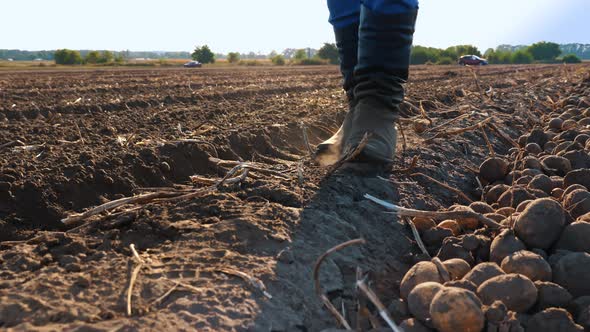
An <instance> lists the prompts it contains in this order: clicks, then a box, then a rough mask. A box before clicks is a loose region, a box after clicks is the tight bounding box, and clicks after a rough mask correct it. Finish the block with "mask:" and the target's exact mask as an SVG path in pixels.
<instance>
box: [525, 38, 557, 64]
mask: <svg viewBox="0 0 590 332" xmlns="http://www.w3.org/2000/svg"><path fill="white" fill-rule="evenodd" d="M527 51H528V52H529V53H530V54H531V55H532V56H533V58H534V59H535V60H538V61H555V58H557V57H558V56H559V55H560V54H561V49H560V48H559V44H556V43H550V42H539V43H535V44H533V45H531V46H529V47H528V48H527Z"/></svg>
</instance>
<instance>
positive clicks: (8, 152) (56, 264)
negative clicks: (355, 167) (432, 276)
mask: <svg viewBox="0 0 590 332" xmlns="http://www.w3.org/2000/svg"><path fill="white" fill-rule="evenodd" d="M588 70H589V66H588V65H587V64H584V65H578V66H568V67H567V68H566V67H563V66H550V65H544V66H492V67H489V68H482V69H480V70H479V71H478V82H479V85H480V86H481V88H482V90H487V95H484V91H481V92H480V91H479V90H478V87H477V86H476V84H475V80H474V78H473V75H472V73H471V72H470V71H469V70H468V69H465V68H459V67H451V66H449V67H427V66H422V67H415V68H412V76H411V78H410V83H409V84H408V99H407V100H408V102H409V103H410V104H413V105H414V106H416V107H419V105H420V101H422V105H423V107H424V109H425V111H426V112H427V114H428V116H429V117H430V118H431V119H432V121H433V124H434V126H437V125H441V124H443V123H444V122H446V121H448V120H450V119H452V118H455V117H457V116H459V115H461V114H466V113H470V112H472V111H477V112H478V113H477V114H475V115H473V116H472V117H470V118H467V119H463V120H461V121H458V122H454V123H452V124H450V125H446V126H445V127H444V128H445V130H446V129H458V128H464V127H468V126H470V125H473V124H475V123H477V122H478V121H481V120H483V119H485V118H486V117H488V116H491V117H492V123H494V124H495V125H496V126H497V127H498V128H500V129H501V130H502V131H503V132H504V133H505V134H507V135H508V136H510V137H511V138H512V139H514V140H516V139H517V138H518V136H519V135H520V134H522V133H524V132H528V131H530V129H531V128H532V126H533V125H535V124H536V122H535V121H538V118H537V117H538V114H537V106H538V105H544V104H545V103H547V97H550V98H551V99H552V100H558V99H559V98H560V96H563V95H566V94H567V92H568V91H569V89H571V88H573V87H574V85H575V84H578V83H579V80H578V77H583V76H584V75H587V72H588ZM339 81H340V78H339V74H338V71H337V68H336V67H310V68H305V67H302V68H290V67H289V68H261V69H260V68H255V69H241V68H240V69H235V68H229V69H203V70H177V69H166V70H164V69H161V70H153V69H150V70H103V71H68V72H65V71H55V72H48V71H43V72H2V73H0V146H1V148H0V241H4V242H2V244H1V245H0V328H11V329H14V330H44V331H45V330H60V329H65V330H80V331H82V330H84V331H102V330H104V331H106V330H109V331H110V330H115V331H122V330H125V331H130V330H139V329H152V330H194V329H196V330H199V331H209V330H210V331H214V330H215V331H217V330H237V331H244V330H252V331H319V330H322V329H324V328H328V327H333V326H335V325H336V323H335V321H334V320H333V318H332V317H331V316H330V315H329V313H328V312H327V311H326V310H325V309H324V308H323V307H322V305H321V302H320V301H319V299H318V298H317V297H316V295H315V292H314V288H313V280H312V269H313V265H314V262H315V260H316V259H317V258H318V256H320V255H321V254H322V253H323V252H324V251H325V250H327V249H329V248H331V247H333V246H335V245H337V244H339V243H342V242H345V241H348V240H351V239H354V238H359V237H362V238H364V239H366V240H367V244H366V245H363V246H357V247H351V248H347V249H344V250H343V251H341V252H339V253H336V254H334V255H332V256H330V258H329V259H328V260H327V262H325V263H324V265H323V266H322V277H321V280H322V286H323V288H324V290H325V291H326V292H327V294H328V296H329V298H330V299H331V300H332V302H333V303H334V304H335V306H336V307H337V308H339V309H340V308H342V307H344V310H345V311H347V316H352V315H354V314H353V313H354V301H353V300H354V299H355V292H354V287H353V285H354V281H355V273H356V268H357V266H358V267H361V268H362V269H363V271H365V272H368V274H369V279H370V281H371V282H372V284H371V286H372V287H373V289H375V290H376V292H377V293H378V294H379V296H380V297H381V299H382V300H383V301H384V302H386V303H385V304H386V305H388V301H390V300H391V299H394V298H396V297H398V296H399V293H398V289H399V282H400V280H401V278H402V277H403V275H404V273H405V272H406V271H407V269H408V267H409V266H410V265H411V264H413V263H415V262H416V261H418V260H420V259H422V257H421V256H420V255H418V252H419V250H418V248H417V246H416V245H415V243H414V242H413V238H412V235H411V232H410V231H409V230H408V229H407V227H406V226H405V225H404V224H402V223H400V222H398V220H396V218H395V216H393V215H391V214H386V213H384V212H383V209H382V208H380V207H378V206H376V205H374V204H372V203H370V202H368V201H367V200H365V199H364V198H363V195H364V194H365V193H370V194H372V195H374V196H377V197H380V198H382V199H385V200H388V201H391V202H396V203H397V204H399V205H401V206H405V207H411V208H416V209H424V210H437V209H442V208H446V207H449V206H451V205H453V204H456V203H460V204H467V203H469V202H467V201H466V199H465V198H464V197H462V196H458V195H457V194H456V193H454V192H452V191H449V190H448V189H446V188H444V187H441V186H439V185H437V184H435V183H433V182H431V181H429V180H427V179H426V178H425V177H422V176H420V177H411V176H409V173H403V172H399V171H395V170H400V169H403V168H405V167H408V166H409V164H410V161H411V160H412V158H413V157H415V156H418V157H419V161H418V163H417V166H416V167H415V168H414V169H413V170H412V172H420V173H423V174H425V175H428V176H430V177H432V178H435V179H436V180H438V181H441V182H444V183H446V184H448V185H450V186H452V187H454V188H457V189H459V190H461V191H462V192H463V193H464V194H465V195H466V196H467V198H470V199H472V200H479V198H480V196H481V192H480V191H479V189H478V184H477V182H476V180H475V174H476V173H477V171H478V166H479V165H480V164H481V162H482V161H483V160H485V159H486V158H487V157H488V156H489V150H488V147H487V145H486V142H485V140H484V138H483V136H482V134H481V132H480V131H469V132H466V133H463V134H460V135H456V136H452V137H449V138H442V139H435V140H432V141H429V142H425V141H424V140H425V138H429V137H431V136H432V135H433V134H430V133H422V134H420V135H418V134H416V133H415V132H414V131H413V130H412V126H411V125H405V126H404V128H405V130H404V132H405V135H406V139H407V143H406V145H407V148H406V149H405V150H404V151H402V148H401V146H400V147H399V150H400V154H399V158H398V161H397V164H396V165H395V166H394V169H393V170H391V171H389V172H386V173H387V174H383V176H385V177H389V178H390V179H391V180H392V181H393V183H391V182H386V181H384V180H382V179H379V178H377V177H376V175H375V174H372V173H358V172H354V171H337V172H335V173H334V174H331V175H330V176H327V177H326V172H327V171H328V170H327V169H324V168H320V167H317V166H315V165H314V164H313V163H312V162H311V161H310V158H309V156H308V152H307V148H306V145H305V142H304V139H303V134H302V129H301V127H302V125H304V126H305V127H306V128H307V133H308V134H309V141H310V143H311V144H312V145H315V144H318V143H319V142H321V141H322V140H323V139H325V138H327V137H329V136H330V134H331V132H332V131H334V130H335V129H336V128H337V127H338V126H339V124H340V122H341V121H342V119H343V117H344V114H345V110H346V109H345V107H346V105H345V100H344V94H343V93H342V92H341V91H340V88H339ZM583 84H588V83H587V82H586V83H583ZM490 97H491V98H490ZM543 107H546V106H543ZM402 113H403V114H404V115H405V116H406V117H412V116H414V117H417V118H419V117H420V112H419V111H418V110H417V108H415V107H412V106H410V105H409V104H406V105H404V106H403V107H402ZM487 135H488V137H489V139H490V142H491V145H492V146H493V149H494V150H495V153H496V154H499V155H506V154H507V153H508V149H509V148H510V147H511V146H510V145H508V143H507V142H506V141H505V140H503V139H501V138H500V137H498V136H496V134H495V133H494V132H492V131H489V130H488V131H487ZM400 141H401V140H400ZM7 143H12V144H7ZM209 157H218V158H220V159H224V160H232V161H236V160H243V161H255V162H257V163H260V164H263V165H264V167H265V168H267V169H271V170H274V171H277V172H280V173H283V175H284V176H283V177H278V176H276V175H269V174H266V173H260V172H255V171H253V172H251V176H249V177H248V178H246V180H245V181H243V182H242V183H240V184H233V185H225V186H222V187H220V188H219V189H216V190H210V191H208V192H206V193H203V194H201V195H198V196H197V197H195V198H192V199H190V200H181V201H177V202H164V201H155V202H150V203H147V204H144V205H141V206H129V205H128V206H124V207H122V208H119V209H116V210H112V211H110V214H102V215H99V216H94V217H92V218H90V219H88V220H86V221H85V222H84V223H79V224H77V225H74V226H78V225H81V227H77V228H75V229H73V230H71V229H70V230H69V229H68V227H65V226H64V225H63V224H62V223H61V221H60V220H61V219H62V218H64V217H66V216H68V215H71V214H72V213H75V212H83V211H84V210H85V209H87V208H90V207H94V206H97V205H100V204H103V203H105V202H108V201H111V200H115V199H119V198H123V197H129V196H133V195H134V194H137V193H138V192H139V191H140V190H141V189H142V188H154V187H158V188H163V187H173V186H176V187H177V188H178V185H190V184H191V181H190V179H189V176H192V175H200V176H201V177H206V178H211V179H219V178H221V177H223V176H224V175H225V174H226V173H227V171H228V169H229V168H226V167H219V166H216V165H214V164H213V163H211V162H210V161H209ZM299 165H302V166H299ZM300 169H302V170H303V172H302V174H303V178H302V179H300V177H299V170H300ZM153 190H155V189H153ZM70 228H71V227H70ZM130 244H135V246H136V247H137V249H138V251H139V254H140V255H141V257H142V258H143V259H144V260H145V266H144V267H143V268H142V269H141V270H140V273H139V276H138V279H137V282H136V284H135V286H134V292H133V296H132V315H131V316H130V317H128V316H127V315H126V305H127V304H126V301H127V289H128V287H129V280H130V276H131V274H132V270H133V267H134V265H135V262H134V260H133V258H132V253H131V250H130ZM222 269H232V270H236V271H241V272H244V273H247V274H248V275H251V276H253V277H255V278H258V279H260V280H262V281H263V282H264V284H265V285H266V288H267V291H268V293H270V294H271V295H272V299H268V298H266V297H265V296H264V295H263V294H262V293H261V292H260V291H259V290H257V289H256V288H254V287H252V286H251V285H249V284H248V283H247V282H245V281H244V280H243V279H241V278H239V277H236V276H234V275H231V274H227V273H223V272H221V271H220V270H222ZM180 280H182V282H183V283H184V284H189V285H192V286H193V287H192V288H189V287H186V286H179V287H178V288H176V289H175V290H174V291H173V292H172V293H170V294H169V295H168V296H166V297H164V298H163V299H162V300H161V301H156V302H154V301H155V300H156V299H158V298H159V297H161V296H162V295H163V294H165V293H166V292H167V291H168V290H170V289H171V287H173V286H174V285H175V283H176V282H177V281H180ZM342 303H344V306H342Z"/></svg>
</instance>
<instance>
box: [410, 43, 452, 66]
mask: <svg viewBox="0 0 590 332" xmlns="http://www.w3.org/2000/svg"><path fill="white" fill-rule="evenodd" d="M443 52H444V51H442V50H441V49H438V48H433V47H424V46H419V45H418V46H414V47H412V53H411V55H410V63H411V64H413V65H423V64H425V63H427V62H432V63H436V62H437V61H438V60H439V59H440V58H441V57H442V56H443V55H442V53H443Z"/></svg>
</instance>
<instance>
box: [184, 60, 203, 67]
mask: <svg viewBox="0 0 590 332" xmlns="http://www.w3.org/2000/svg"><path fill="white" fill-rule="evenodd" d="M201 66H202V64H201V63H200V62H199V61H189V62H187V63H185V64H184V67H186V68H201Z"/></svg>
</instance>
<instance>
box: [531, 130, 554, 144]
mask: <svg viewBox="0 0 590 332" xmlns="http://www.w3.org/2000/svg"><path fill="white" fill-rule="evenodd" d="M548 140H549V138H547V134H545V132H544V131H543V130H541V129H538V128H537V129H533V130H532V131H531V133H530V134H529V136H528V138H527V140H526V143H527V144H528V143H537V144H539V146H543V145H545V143H547V141H548Z"/></svg>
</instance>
